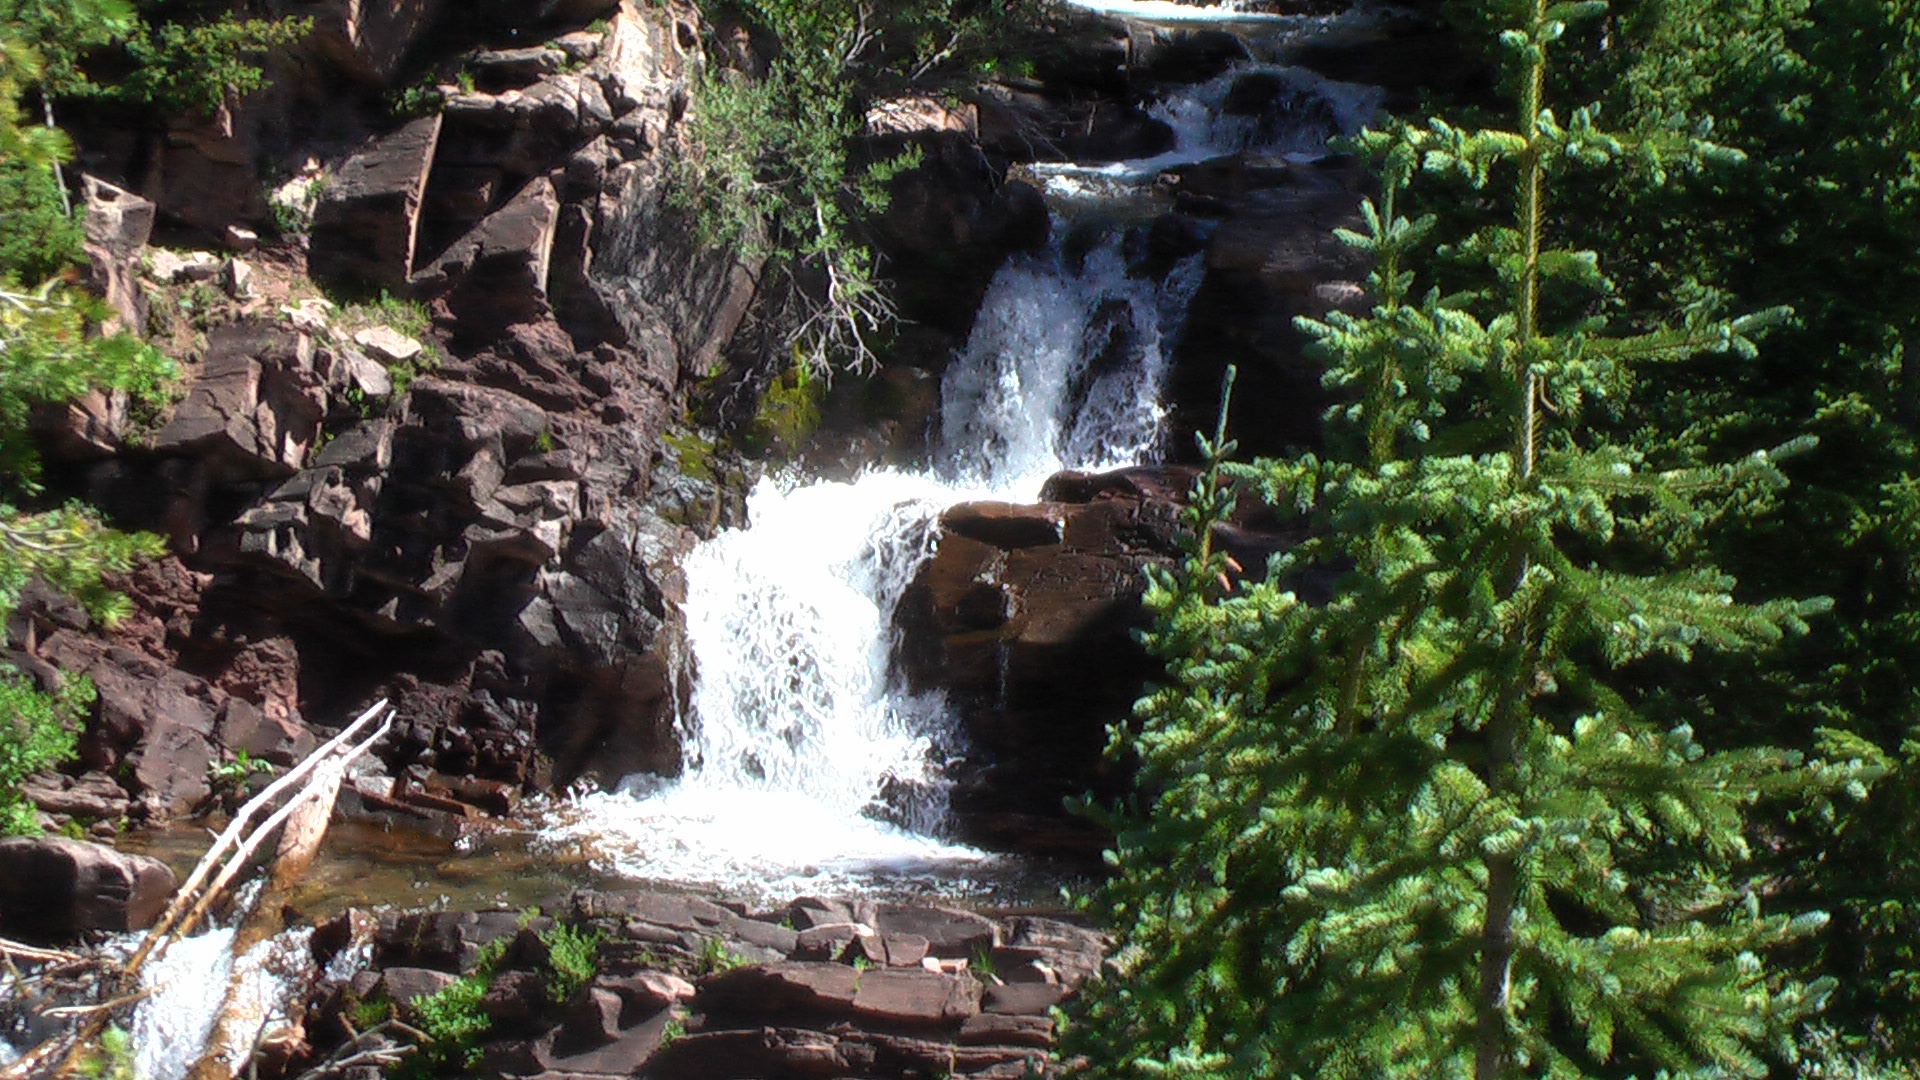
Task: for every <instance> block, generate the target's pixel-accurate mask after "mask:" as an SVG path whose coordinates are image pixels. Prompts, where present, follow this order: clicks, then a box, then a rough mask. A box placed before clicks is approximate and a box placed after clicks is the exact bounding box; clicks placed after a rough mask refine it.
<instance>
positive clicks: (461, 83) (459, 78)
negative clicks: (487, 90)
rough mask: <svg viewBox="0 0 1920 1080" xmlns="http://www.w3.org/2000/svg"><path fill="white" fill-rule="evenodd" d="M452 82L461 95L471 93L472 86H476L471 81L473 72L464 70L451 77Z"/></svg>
mask: <svg viewBox="0 0 1920 1080" xmlns="http://www.w3.org/2000/svg"><path fill="white" fill-rule="evenodd" d="M453 82H454V85H456V86H458V87H459V88H460V92H461V93H463V94H471V93H473V90H474V86H475V85H476V84H475V83H474V81H473V72H471V71H467V70H464V69H462V70H461V71H460V73H459V74H457V75H455V76H454V77H453Z"/></svg>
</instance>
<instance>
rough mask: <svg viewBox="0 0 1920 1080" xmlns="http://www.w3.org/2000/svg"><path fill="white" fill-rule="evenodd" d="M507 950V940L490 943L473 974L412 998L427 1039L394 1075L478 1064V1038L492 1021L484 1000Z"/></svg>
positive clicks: (407, 1079) (418, 1079)
mask: <svg viewBox="0 0 1920 1080" xmlns="http://www.w3.org/2000/svg"><path fill="white" fill-rule="evenodd" d="M506 954H507V939H506V938H501V939H500V940H498V941H493V942H489V943H488V944H486V945H484V946H482V947H481V949H480V952H479V955H477V956H476V957H474V962H473V970H472V971H471V972H469V973H468V974H466V975H463V976H461V977H460V978H458V979H455V980H454V981H453V982H451V983H448V984H447V985H446V986H444V987H442V988H440V989H439V990H436V991H434V992H433V993H431V994H425V995H423V996H421V997H417V998H415V999H414V1000H413V1003H412V1006H411V1012H412V1014H413V1024H414V1026H415V1027H416V1028H418V1029H419V1030H420V1033H421V1034H422V1035H424V1036H426V1039H425V1041H423V1042H422V1043H421V1044H420V1049H419V1052H418V1053H416V1054H413V1055H412V1056H410V1057H408V1058H407V1059H406V1061H405V1062H403V1063H402V1064H401V1065H400V1066H399V1067H398V1068H396V1069H395V1070H394V1075H395V1076H397V1077H401V1078H402V1080H425V1078H426V1077H431V1076H441V1075H445V1074H447V1073H453V1072H466V1071H471V1070H472V1069H473V1068H474V1066H476V1065H478V1064H479V1063H480V1041H481V1039H482V1038H483V1037H484V1036H485V1035H486V1033H487V1029H488V1028H489V1027H490V1026H491V1025H492V1022H493V1021H492V1020H491V1019H490V1018H489V1017H488V1016H487V1014H486V1013H485V1012H484V1011H482V1010H481V1008H480V1004H481V1002H482V1001H483V1000H484V999H485V998H486V996H487V987H488V986H490V985H492V983H493V976H494V974H495V972H497V971H498V970H499V968H500V961H501V959H502V958H503V957H505V956H506Z"/></svg>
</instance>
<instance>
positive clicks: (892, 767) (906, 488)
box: [552, 232, 1200, 889]
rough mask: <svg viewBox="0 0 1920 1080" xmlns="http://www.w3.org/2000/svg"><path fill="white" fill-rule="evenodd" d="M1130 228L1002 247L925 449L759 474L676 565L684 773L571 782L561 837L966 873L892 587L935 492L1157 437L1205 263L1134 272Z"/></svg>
mask: <svg viewBox="0 0 1920 1080" xmlns="http://www.w3.org/2000/svg"><path fill="white" fill-rule="evenodd" d="M1127 247H1128V237H1127V236H1126V235H1125V234H1123V233H1117V232H1116V233H1114V234H1112V235H1110V236H1107V237H1105V238H1104V239H1102V240H1101V241H1100V242H1098V243H1096V244H1094V245H1093V246H1092V247H1090V248H1089V249H1087V250H1086V251H1084V252H1082V253H1079V254H1075V253H1073V252H1071V251H1070V250H1069V245H1067V244H1065V243H1056V244H1055V245H1054V246H1053V247H1051V248H1049V249H1048V250H1047V251H1045V252H1042V253H1039V254H1035V255H1029V256H1023V257H1020V258H1017V259H1014V260H1012V261H1011V262H1009V263H1008V264H1007V266H1005V267H1004V268H1003V269H1002V270H1001V271H1000V273H999V275H998V276H997V277H996V278H995V280H994V282H993V283H992V285H991V286H990V287H989V289H988V292H987V296H986V299H985V301H984V303H983V305H982V309H981V312H980V315H979V317H978V319H977V321H976V323H975V327H974V330H973V332H972V335H971V336H970V338H969V340H968V343H967V346H966V348H965V349H964V350H963V351H962V353H961V354H960V355H959V356H958V357H956V358H955V359H954V361H953V363H952V364H951V365H950V366H949V368H948V371H947V374H946V377H945V379H944V380H943V385H942V409H941V417H942V428H943V433H942V436H941V440H940V446H941V455H940V457H941V460H940V462H939V463H938V464H937V465H936V466H935V467H934V468H932V469H930V470H926V471H921V472H907V471H896V470H875V471H872V472H869V473H866V474H865V475H863V476H861V477H860V478H859V479H857V480H855V481H853V482H851V483H842V482H805V481H801V480H798V479H794V478H770V479H766V480H762V481H761V482H760V483H759V484H758V485H757V486H756V487H755V489H754V491H753V492H752V494H751V496H750V497H749V499H748V503H747V516H748V518H749V519H750V521H751V524H750V525H749V526H748V527H746V528H741V529H728V530H724V531H722V532H721V533H720V534H719V535H717V536H715V537H714V538H713V539H712V540H710V541H708V542H706V543H704V544H702V545H701V546H700V547H699V548H697V549H696V550H695V551H694V552H693V553H692V554H691V555H690V556H689V557H688V559H687V562H686V566H685V570H686V574H687V580H688V597H687V600H686V603H685V604H684V605H683V609H684V611H685V612H686V616H687V628H688V643H689V646H690V650H691V652H692V653H693V655H694V657H695V658H696V665H697V667H696V676H697V678H696V684H695V691H694V699H693V709H692V712H693V717H692V723H691V724H690V726H689V730H688V731H687V732H686V736H687V743H686V744H687V758H688V765H687V768H686V771H685V773H684V774H683V775H682V776H681V777H680V778H678V779H677V780H664V779H661V778H658V777H634V778H629V780H628V781H626V782H625V783H623V784H622V785H621V787H620V789H619V790H617V791H614V792H611V793H604V794H594V795H587V796H583V797H581V798H579V799H576V800H575V801H574V802H573V803H572V805H571V806H569V807H567V808H566V809H565V810H564V811H563V812H562V813H561V815H560V816H559V820H558V821H556V823H555V825H556V827H555V828H554V830H553V832H552V835H553V836H554V837H556V838H560V839H564V840H567V841H571V842H584V843H585V845H586V846H587V847H588V848H589V850H591V851H593V852H595V853H596V854H597V855H598V856H599V857H600V858H601V859H602V860H603V861H604V862H606V863H607V864H609V865H610V867H611V868H612V869H614V870H615V871H616V872H619V873H621V874H623V875H626V876H631V877H639V878H660V879H668V880H676V881H698V882H705V883H711V884H716V885H719V886H722V887H733V888H740V889H751V888H754V887H756V886H762V885H775V886H777V885H778V884H779V883H782V882H785V883H790V884H794V885H795V887H798V886H799V884H801V883H804V884H805V885H806V886H807V887H814V888H826V887H833V886H837V885H843V884H858V883H861V882H866V881H872V880H875V879H879V878H886V877H898V876H904V875H915V874H921V873H938V874H940V875H941V876H942V877H946V878H951V877H956V876H959V877H964V876H966V875H967V874H968V873H970V872H971V871H972V869H974V868H977V867H979V866H980V865H981V864H983V863H985V862H986V861H988V857H987V856H985V855H984V854H982V853H980V852H977V851H973V850H971V849H968V848H964V847H959V846H956V845H952V844H948V843H944V842H942V841H941V840H939V839H938V836H939V833H940V830H941V825H942V818H943V811H944V805H945V799H944V794H943V791H942V778H941V768H942V766H943V765H944V764H946V762H947V761H948V760H950V759H951V758H952V757H953V756H954V755H955V754H956V753H957V752H958V750H959V737H958V735H957V733H956V732H954V731H953V729H952V724H951V720H950V718H949V716H948V713H947V710H946V707H945V702H944V701H943V700H942V699H941V698H940V697H939V695H926V694H911V693H908V692H906V690H905V689H904V688H902V687H901V686H899V685H898V684H897V682H896V681H895V680H894V679H893V677H892V676H891V674H890V673H889V670H888V661H889V658H890V656H891V653H892V645H893V642H892V637H891V626H892V618H893V609H894V606H895V605H896V604H897V602H898V601H899V599H900V596H901V594H902V593H903V592H904V591H905V590H906V588H907V586H908V585H909V584H910V583H911V581H912V579H913V576H914V574H915V572H916V571H917V570H918V568H919V566H920V563H921V562H922V561H923V560H924V558H925V557H926V556H927V555H928V554H930V553H931V551H932V548H933V543H934V540H935V519H936V518H937V517H938V516H939V514H940V512H941V511H942V510H944V509H945V508H946V507H948V506H951V505H953V504H955V503H957V502H962V501H966V500H969V499H983V498H1001V499H1015V500H1025V499H1031V498H1033V497H1034V495H1035V494H1036V493H1037V492H1038V490H1039V485H1040V483H1041V481H1043V480H1044V479H1045V478H1046V477H1047V476H1048V475H1050V474H1052V473H1053V472H1056V471H1058V470H1059V469H1062V468H1069V467H1073V468H1105V467H1112V466H1118V465H1122V464H1126V463H1129V462H1132V461H1137V460H1140V459H1141V458H1142V457H1143V456H1145V455H1147V454H1149V453H1150V452H1151V451H1153V450H1154V449H1155V448H1156V446H1157V444H1158V442H1159V439H1160V433H1161V432H1160V429H1161V424H1162V420H1163V414H1162V411H1161V408H1160V405H1159V391H1160V386H1161V383H1162V381H1163V380H1164V377H1165V375H1166V371H1167V364H1168V354H1169V351H1170V345H1171V342H1172V341H1173V339H1174V338H1175V336H1176V335H1177V333H1178V330H1179V327H1180V324H1181V321H1182V320H1183V318H1184V316H1185V312H1186V308H1187V304H1188V302H1189V301H1190V300H1191V299H1192V296H1193V293H1194V291H1195V290H1196V289H1197V288H1198V286H1199V281H1200V267H1199V262H1198V259H1197V258H1194V259H1189V260H1187V261H1185V262H1183V263H1181V264H1179V265H1178V266H1176V267H1175V268H1174V269H1173V270H1172V272H1170V273H1168V274H1167V275H1166V276H1165V277H1164V278H1162V279H1158V280H1156V279H1154V278H1152V277H1146V276H1137V275H1136V274H1135V273H1134V272H1133V271H1132V269H1131V265H1130V260H1129V258H1128V257H1127V255H1128V253H1127Z"/></svg>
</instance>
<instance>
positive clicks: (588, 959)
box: [540, 926, 607, 1004]
mask: <svg viewBox="0 0 1920 1080" xmlns="http://www.w3.org/2000/svg"><path fill="white" fill-rule="evenodd" d="M606 940H607V936H606V935H605V934H603V933H601V932H600V931H598V930H594V929H591V928H589V929H584V930H582V929H576V928H574V927H571V926H556V927H554V928H553V929H551V930H546V931H542V932H541V934H540V941H541V942H542V943H543V944H545V945H546V947H547V966H548V967H549V968H550V969H551V970H550V972H549V974H548V976H547V997H548V999H549V1000H551V1001H553V1002H554V1003H556V1004H558V1003H560V1002H563V1001H566V1000H568V999H569V998H571V997H573V995H574V994H576V993H578V992H579V990H580V988H581V987H583V986H585V985H587V983H589V982H591V981H593V977H594V975H595V974H596V973H598V972H599V970H600V946H601V945H603V944H605V943H606Z"/></svg>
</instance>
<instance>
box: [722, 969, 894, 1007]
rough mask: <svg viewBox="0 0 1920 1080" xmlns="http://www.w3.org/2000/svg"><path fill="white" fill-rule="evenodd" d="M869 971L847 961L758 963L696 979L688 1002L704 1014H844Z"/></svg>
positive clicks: (869, 973) (857, 993) (871, 973)
mask: <svg viewBox="0 0 1920 1080" xmlns="http://www.w3.org/2000/svg"><path fill="white" fill-rule="evenodd" d="M873 974H874V973H873V972H871V971H869V972H866V973H864V974H863V973H862V972H859V971H855V970H854V969H853V968H851V967H849V966H847V965H846V964H832V963H809V962H806V961H787V962H784V963H778V964H758V965H754V966H751V967H743V968H735V969H734V970H732V971H726V972H722V973H720V974H718V975H710V976H708V977H707V978H705V979H703V980H701V982H700V993H699V996H698V997H696V998H694V1001H693V1004H694V1007H695V1008H697V1009H699V1010H700V1011H701V1012H704V1013H709V1014H716V1013H717V1014H721V1015H749V1014H750V1015H755V1016H765V1017H781V1016H794V1017H803V1018H807V1019H818V1018H828V1019H845V1018H846V1017H848V1016H850V1015H852V1012H853V1009H854V1004H855V999H856V998H857V996H858V995H859V993H860V990H861V987H862V985H863V984H864V979H865V978H866V977H870V976H871V975H873Z"/></svg>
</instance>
